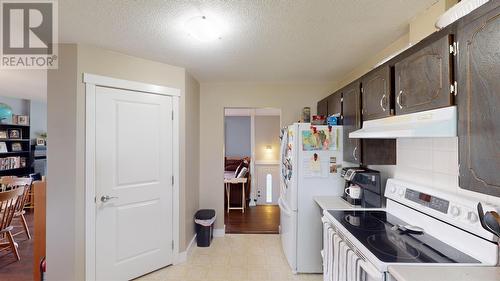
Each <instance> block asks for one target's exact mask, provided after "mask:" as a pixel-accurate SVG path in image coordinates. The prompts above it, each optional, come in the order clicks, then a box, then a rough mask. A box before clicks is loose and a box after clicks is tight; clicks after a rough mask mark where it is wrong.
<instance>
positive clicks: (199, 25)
mask: <svg viewBox="0 0 500 281" xmlns="http://www.w3.org/2000/svg"><path fill="white" fill-rule="evenodd" d="M185 27H186V30H187V31H188V34H189V35H191V36H193V37H194V38H196V39H198V40H200V41H204V42H206V41H214V40H216V39H221V35H222V28H221V26H220V24H218V23H217V22H216V21H214V20H213V19H211V18H208V17H206V16H197V17H193V18H190V19H189V20H188V21H187V22H186V24H185Z"/></svg>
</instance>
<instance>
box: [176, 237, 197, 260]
mask: <svg viewBox="0 0 500 281" xmlns="http://www.w3.org/2000/svg"><path fill="white" fill-rule="evenodd" d="M195 242H196V233H195V234H194V236H193V238H192V239H191V241H190V242H189V244H188V246H187V248H186V250H185V251H184V252H180V253H179V254H178V255H177V258H176V259H175V261H174V265H176V264H181V263H185V262H186V261H187V258H188V256H189V254H190V253H191V251H192V250H193V245H194V243H195Z"/></svg>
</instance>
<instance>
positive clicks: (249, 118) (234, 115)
mask: <svg viewBox="0 0 500 281" xmlns="http://www.w3.org/2000/svg"><path fill="white" fill-rule="evenodd" d="M280 127H281V110H279V109H274V108H225V109H224V182H225V184H224V206H225V212H224V214H225V220H224V221H225V227H226V233H279V218H280V215H279V207H278V206H277V202H278V197H279V151H280V142H279V134H280Z"/></svg>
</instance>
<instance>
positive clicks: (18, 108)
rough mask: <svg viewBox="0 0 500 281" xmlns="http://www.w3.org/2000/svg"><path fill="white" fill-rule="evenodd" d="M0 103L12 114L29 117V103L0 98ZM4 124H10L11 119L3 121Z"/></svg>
mask: <svg viewBox="0 0 500 281" xmlns="http://www.w3.org/2000/svg"><path fill="white" fill-rule="evenodd" d="M0 103H5V104H6V105H8V106H10V108H11V109H12V114H17V115H29V114H30V101H29V100H25V99H18V98H11V97H4V96H0ZM4 122H5V123H12V118H10V119H9V120H5V121H4Z"/></svg>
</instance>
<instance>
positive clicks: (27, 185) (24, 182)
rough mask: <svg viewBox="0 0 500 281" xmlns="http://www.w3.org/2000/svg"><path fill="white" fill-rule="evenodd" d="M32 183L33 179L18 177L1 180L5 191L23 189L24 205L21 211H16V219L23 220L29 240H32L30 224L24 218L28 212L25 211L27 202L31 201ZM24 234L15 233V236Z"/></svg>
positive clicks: (20, 207) (21, 206)
mask: <svg viewBox="0 0 500 281" xmlns="http://www.w3.org/2000/svg"><path fill="white" fill-rule="evenodd" d="M31 183H32V179H31V178H18V177H2V178H1V179H0V184H1V185H2V186H3V187H4V189H5V190H10V189H16V188H20V187H23V188H24V189H23V190H24V193H23V198H22V205H20V206H19V209H18V210H16V213H15V215H14V218H19V219H20V220H21V224H22V226H23V229H24V233H26V236H27V237H28V239H31V234H30V230H29V228H28V223H27V222H26V217H25V216H24V215H25V214H26V211H25V210H24V208H25V206H26V204H27V202H28V201H29V200H30V199H29V198H30V194H31ZM21 233H23V231H20V232H17V233H15V234H14V235H13V236H17V235H19V234H21Z"/></svg>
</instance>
